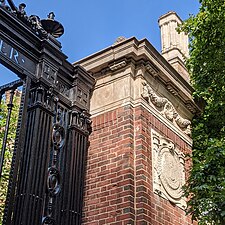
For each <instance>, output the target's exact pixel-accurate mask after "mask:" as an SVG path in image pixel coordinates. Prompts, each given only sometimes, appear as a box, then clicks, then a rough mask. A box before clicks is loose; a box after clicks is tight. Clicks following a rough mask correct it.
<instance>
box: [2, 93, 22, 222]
mask: <svg viewBox="0 0 225 225" xmlns="http://www.w3.org/2000/svg"><path fill="white" fill-rule="evenodd" d="M19 101H20V99H19V97H15V98H14V101H13V105H14V107H13V110H12V113H11V118H10V126H9V132H8V136H7V143H6V151H5V155H4V165H3V169H2V176H1V180H0V225H1V224H2V218H3V214H4V208H5V199H6V194H7V188H8V181H9V172H10V167H11V160H12V155H13V149H14V141H15V136H16V127H17V120H18V112H19ZM7 114H8V110H7V100H6V99H4V100H2V102H1V108H0V150H1V149H2V141H3V136H4V133H5V124H6V118H7Z"/></svg>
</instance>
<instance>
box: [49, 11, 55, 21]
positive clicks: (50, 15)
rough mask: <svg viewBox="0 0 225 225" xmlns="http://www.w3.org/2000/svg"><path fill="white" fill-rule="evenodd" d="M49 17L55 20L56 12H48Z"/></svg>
mask: <svg viewBox="0 0 225 225" xmlns="http://www.w3.org/2000/svg"><path fill="white" fill-rule="evenodd" d="M48 19H49V20H55V14H54V12H50V13H49V14H48Z"/></svg>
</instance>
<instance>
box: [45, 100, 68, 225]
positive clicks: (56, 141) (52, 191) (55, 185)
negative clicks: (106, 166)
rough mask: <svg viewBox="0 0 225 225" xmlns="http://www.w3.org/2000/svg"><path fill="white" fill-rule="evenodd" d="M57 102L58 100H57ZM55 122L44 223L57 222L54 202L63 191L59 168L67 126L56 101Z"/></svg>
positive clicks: (52, 223) (52, 224)
mask: <svg viewBox="0 0 225 225" xmlns="http://www.w3.org/2000/svg"><path fill="white" fill-rule="evenodd" d="M56 102H57V101H56ZM55 113H56V114H55V122H54V124H53V127H52V144H53V148H52V157H51V160H50V162H49V164H50V167H49V169H48V176H47V195H48V198H47V207H46V212H45V215H46V216H45V217H44V218H43V222H42V225H47V224H51V225H54V224H55V220H54V219H53V218H52V208H53V202H54V199H55V198H56V196H57V194H59V193H60V191H61V177H60V171H59V169H58V168H57V165H58V164H57V163H58V161H59V153H60V151H61V150H62V149H63V147H64V143H65V135H66V132H65V128H64V127H63V122H64V121H63V115H64V114H63V109H62V108H61V107H60V106H58V104H57V103H56V112H55Z"/></svg>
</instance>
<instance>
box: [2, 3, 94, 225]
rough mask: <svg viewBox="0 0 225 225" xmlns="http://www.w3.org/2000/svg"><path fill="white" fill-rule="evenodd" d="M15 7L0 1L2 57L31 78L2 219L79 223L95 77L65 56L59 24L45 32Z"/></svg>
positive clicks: (9, 224) (13, 224) (35, 224)
mask: <svg viewBox="0 0 225 225" xmlns="http://www.w3.org/2000/svg"><path fill="white" fill-rule="evenodd" d="M16 9H17V10H19V9H18V8H16ZM17 10H16V11H15V10H13V9H12V8H10V6H6V4H5V2H4V4H3V3H0V31H1V32H0V62H1V63H2V64H3V65H5V66H6V67H8V68H9V69H10V70H12V71H14V72H15V73H16V74H17V75H18V76H19V77H20V78H21V79H22V80H24V81H27V82H28V81H29V82H28V83H29V85H28V83H27V85H25V89H24V90H25V91H24V93H23V96H24V98H22V107H21V111H20V117H19V121H20V123H19V126H18V128H19V129H18V130H17V137H16V140H17V141H16V144H15V151H14V155H13V163H12V168H11V174H10V181H9V184H10V187H9V191H8V195H7V200H6V208H5V215H4V220H3V224H4V225H19V224H20V225H22V224H23V225H28V224H29V225H30V224H32V225H45V224H46V225H47V224H57V225H78V224H81V215H82V201H83V186H84V178H85V163H86V154H87V149H88V136H89V134H90V132H91V121H90V115H89V108H90V96H91V92H92V90H93V86H94V83H95V81H94V78H93V77H92V76H91V75H90V74H88V73H87V72H86V71H85V70H84V69H83V68H81V67H80V66H79V65H76V66H74V65H72V64H71V63H69V62H68V61H67V60H66V59H67V57H66V56H65V55H64V54H63V53H62V51H61V44H60V43H59V42H58V41H57V40H56V39H55V38H54V37H53V36H52V35H54V36H55V37H56V36H57V35H58V34H59V32H61V33H62V32H63V28H62V27H58V29H59V30H58V31H55V32H54V33H52V35H51V33H49V31H46V30H45V29H44V27H43V26H42V24H41V21H40V20H39V19H38V17H35V16H31V17H28V16H27V15H26V13H25V12H23V14H21V12H19V11H17ZM44 24H45V26H46V20H45V23H44V22H43V25H44ZM57 24H58V25H60V24H59V23H57ZM47 25H48V21H47ZM49 29H50V28H49ZM57 32H58V33H57Z"/></svg>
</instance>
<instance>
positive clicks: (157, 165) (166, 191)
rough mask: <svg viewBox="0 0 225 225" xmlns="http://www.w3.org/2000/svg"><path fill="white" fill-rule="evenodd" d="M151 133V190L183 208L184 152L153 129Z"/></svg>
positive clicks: (184, 206)
mask: <svg viewBox="0 0 225 225" xmlns="http://www.w3.org/2000/svg"><path fill="white" fill-rule="evenodd" d="M151 135H152V137H151V140H152V168H153V172H152V173H153V191H154V193H156V194H158V195H160V196H161V197H163V198H165V199H167V200H169V201H170V202H172V203H174V204H176V205H177V206H178V207H180V208H182V209H185V208H186V201H185V198H184V197H183V191H182V187H183V185H184V184H185V170H184V154H183V153H182V152H180V151H179V150H178V149H177V148H176V147H175V144H174V143H173V142H172V141H171V140H170V139H167V138H165V137H163V136H161V135H160V134H158V133H157V132H155V131H154V130H153V129H152V130H151Z"/></svg>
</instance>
